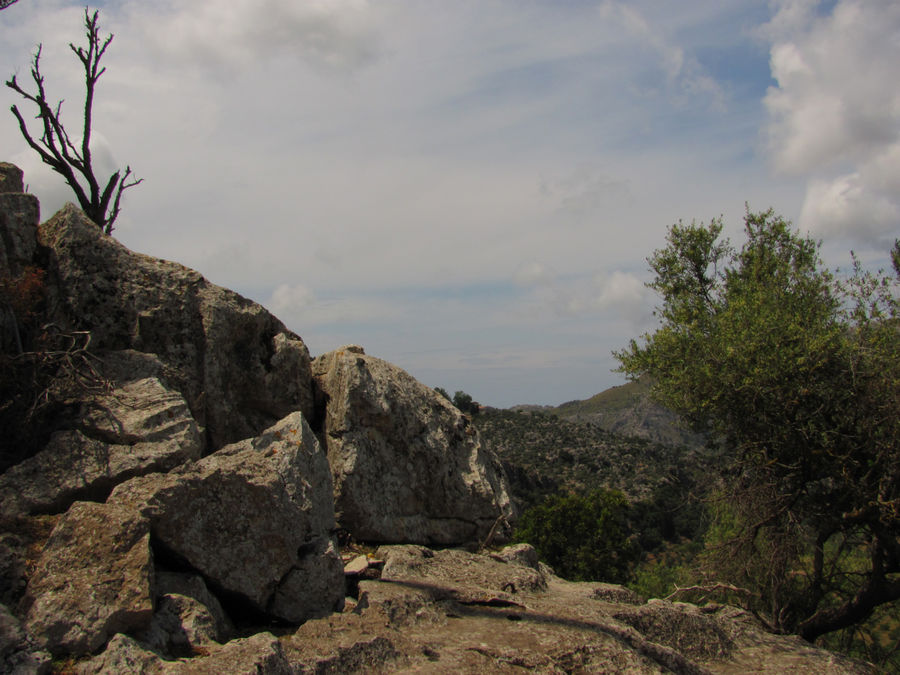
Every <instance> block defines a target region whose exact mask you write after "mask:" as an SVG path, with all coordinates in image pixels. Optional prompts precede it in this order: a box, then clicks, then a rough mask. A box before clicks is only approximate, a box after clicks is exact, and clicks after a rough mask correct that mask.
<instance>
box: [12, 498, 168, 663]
mask: <svg viewBox="0 0 900 675" xmlns="http://www.w3.org/2000/svg"><path fill="white" fill-rule="evenodd" d="M152 585H153V560H152V554H151V550H150V528H149V523H148V522H147V521H146V520H145V519H144V518H142V517H141V516H140V515H138V514H137V513H136V512H135V511H134V510H132V509H128V508H124V507H121V506H115V505H109V504H94V503H91V502H77V503H75V504H73V505H72V508H70V509H69V511H68V512H67V513H66V514H65V515H64V516H63V517H62V519H60V521H59V523H58V524H57V526H56V528H55V529H54V530H53V533H52V534H51V535H50V539H49V540H48V541H47V544H46V545H45V546H44V550H43V553H42V554H41V557H40V559H39V560H38V563H37V568H36V569H35V572H34V575H33V576H32V577H31V579H30V580H29V582H28V589H27V592H26V595H25V601H24V606H25V607H26V620H25V625H26V628H27V629H28V631H29V633H31V634H32V635H33V636H34V637H35V638H36V639H37V640H38V641H39V642H40V643H41V644H42V645H43V646H44V647H45V648H46V649H47V650H49V651H50V652H52V653H53V654H86V653H89V652H92V651H94V650H96V649H98V648H99V647H100V646H102V645H103V644H104V643H105V642H106V640H107V639H109V638H110V637H111V636H112V635H114V634H115V633H117V632H126V631H130V630H138V629H140V628H143V627H144V626H146V625H147V624H149V622H150V619H151V617H152V614H153V601H152V599H153V594H152Z"/></svg>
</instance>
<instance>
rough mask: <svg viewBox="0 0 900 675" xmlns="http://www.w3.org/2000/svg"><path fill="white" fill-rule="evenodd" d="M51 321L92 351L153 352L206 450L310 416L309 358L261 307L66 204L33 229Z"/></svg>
mask: <svg viewBox="0 0 900 675" xmlns="http://www.w3.org/2000/svg"><path fill="white" fill-rule="evenodd" d="M39 239H40V242H41V243H42V244H43V245H44V246H46V247H48V249H49V265H48V268H49V279H50V285H51V286H52V287H53V288H54V289H55V294H56V296H55V297H54V298H53V300H54V302H53V306H54V307H56V308H57V310H56V314H57V316H56V317H55V320H56V321H57V322H58V323H59V324H60V325H63V326H66V327H67V328H70V329H77V330H89V331H91V335H92V338H93V341H92V347H93V348H94V349H96V350H98V351H104V350H122V349H134V350H137V351H141V352H146V353H151V354H155V355H157V356H158V357H159V359H160V360H161V361H162V362H163V363H164V364H165V365H166V366H167V367H168V368H169V369H170V374H171V381H170V384H172V385H173V386H174V387H175V388H176V389H177V390H178V391H180V392H181V393H182V395H183V396H184V397H185V399H186V400H187V403H188V406H189V407H190V409H191V411H192V413H193V416H194V418H195V419H196V420H197V422H198V424H200V425H201V426H203V427H205V428H206V433H207V435H208V439H209V445H210V448H218V447H220V446H222V445H224V444H226V443H230V442H234V441H237V440H240V439H243V438H248V437H251V436H254V435H256V434H257V433H259V432H260V431H261V430H263V429H264V428H266V427H268V426H270V425H271V424H274V423H275V422H276V421H278V420H279V419H282V418H283V417H284V416H286V415H287V414H289V413H290V412H293V411H295V410H301V411H303V412H304V414H306V415H307V417H310V416H311V414H312V412H313V411H312V389H311V380H310V371H309V352H308V351H307V349H306V345H304V344H303V341H302V340H301V339H300V338H299V337H298V336H296V335H294V334H293V333H291V332H289V331H288V330H287V329H286V328H285V327H284V325H283V324H282V323H281V322H280V321H278V319H276V318H275V317H274V316H272V315H271V314H270V313H269V312H267V311H266V310H265V309H264V308H263V307H261V306H260V305H258V304H256V303H254V302H251V301H250V300H247V299H246V298H243V297H241V296H240V295H238V294H237V293H234V292H232V291H229V290H226V289H224V288H220V287H218V286H215V285H213V284H211V283H209V282H208V281H207V280H206V279H204V278H203V277H202V276H201V275H200V274H198V273H197V272H195V271H193V270H190V269H188V268H186V267H183V266H181V265H178V264H176V263H172V262H167V261H164V260H159V259H157V258H151V257H149V256H145V255H140V254H137V253H133V252H131V251H129V250H128V249H126V248H125V247H124V246H123V245H122V244H120V243H119V242H117V241H116V240H115V239H113V238H112V237H109V236H107V235H104V234H103V233H102V232H101V231H100V228H98V227H97V226H96V225H94V224H93V223H92V222H91V221H90V220H89V219H88V218H87V217H86V216H85V215H84V213H82V212H81V211H80V210H78V209H77V208H76V207H75V206H73V205H71V204H70V205H67V206H66V207H64V208H63V209H62V210H60V211H59V212H58V213H57V214H56V215H54V216H53V217H52V218H51V219H50V220H48V221H47V222H45V223H43V224H41V226H40V228H39Z"/></svg>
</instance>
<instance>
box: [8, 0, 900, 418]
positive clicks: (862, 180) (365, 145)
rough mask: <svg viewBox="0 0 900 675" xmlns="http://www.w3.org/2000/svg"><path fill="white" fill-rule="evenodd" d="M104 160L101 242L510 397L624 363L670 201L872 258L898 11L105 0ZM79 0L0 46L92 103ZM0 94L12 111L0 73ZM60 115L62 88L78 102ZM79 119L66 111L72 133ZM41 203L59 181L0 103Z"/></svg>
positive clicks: (899, 94)
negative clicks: (783, 220) (772, 224)
mask: <svg viewBox="0 0 900 675" xmlns="http://www.w3.org/2000/svg"><path fill="white" fill-rule="evenodd" d="M100 7H101V23H102V28H103V29H104V30H106V31H111V32H113V33H115V35H116V38H115V40H114V42H113V44H112V45H111V46H110V48H109V51H108V53H107V56H106V57H105V63H106V66H107V68H108V71H107V73H106V74H104V76H103V79H102V80H101V82H100V85H99V91H98V99H97V103H96V107H95V125H94V128H95V139H94V140H95V146H96V148H95V153H96V156H97V157H98V158H100V161H101V162H104V163H105V168H107V169H108V170H109V171H110V172H111V171H112V169H113V168H115V167H118V166H123V165H124V164H126V163H128V164H130V165H131V166H132V168H133V169H134V170H135V171H136V173H137V174H138V175H139V176H141V177H143V178H144V179H145V182H144V184H142V185H141V186H139V187H138V188H135V189H134V190H132V191H130V192H128V193H126V197H125V203H124V210H123V215H122V217H121V218H120V220H119V222H118V229H117V231H116V233H115V235H116V236H117V237H118V238H119V239H120V240H121V241H122V242H123V243H124V244H125V245H127V246H129V247H130V248H132V249H134V250H136V251H140V252H143V253H148V254H151V255H156V256H159V257H163V258H167V259H171V260H176V261H178V262H181V263H183V264H185V265H188V266H191V267H194V268H196V269H198V270H199V271H200V272H202V273H203V274H204V275H206V276H207V277H208V278H209V279H210V280H212V281H213V282H215V283H218V284H221V285H224V286H228V287H231V288H234V289H235V290H237V291H239V292H241V293H243V294H244V295H247V296H249V297H251V298H253V299H254V300H257V301H259V302H261V303H263V304H265V305H266V306H267V307H269V308H270V309H271V310H272V311H273V312H275V313H276V314H277V315H278V316H279V317H280V318H281V319H282V320H283V321H284V322H285V323H286V324H287V325H288V326H289V327H290V328H291V329H293V330H294V331H296V332H297V333H298V334H299V335H301V336H302V337H303V338H304V340H305V341H306V343H307V345H308V346H309V348H310V351H311V352H312V353H313V354H314V355H317V354H321V353H324V352H326V351H329V350H331V349H335V348H337V347H339V346H340V345H343V344H347V343H357V344H361V345H363V346H364V347H365V349H366V351H367V353H369V354H373V355H375V356H379V357H382V358H385V359H387V360H389V361H391V362H393V363H396V364H398V365H400V366H401V367H403V368H405V369H406V370H408V371H409V372H411V373H412V374H413V375H414V376H416V377H417V378H418V379H420V380H422V381H423V382H425V383H426V384H428V385H431V386H442V387H444V388H446V389H448V390H449V391H451V392H453V391H455V390H457V389H464V390H465V391H467V392H469V393H470V394H472V395H473V396H474V397H475V398H476V399H477V400H479V401H481V402H483V403H487V404H491V405H498V406H508V405H513V404H516V403H543V404H558V403H561V402H563V401H567V400H572V399H576V398H586V397H588V396H591V395H593V394H594V393H597V392H598V391H601V390H603V389H605V388H607V387H609V386H611V385H614V384H618V383H620V382H621V381H622V380H621V379H620V376H618V375H616V374H615V373H612V372H611V369H613V368H614V367H615V361H614V359H613V358H612V356H611V351H612V350H613V349H617V348H620V347H621V346H623V345H624V344H626V342H627V341H628V339H630V338H631V337H634V336H637V335H639V334H640V333H642V332H645V331H647V330H650V329H652V327H653V325H654V324H653V317H652V308H653V305H654V298H653V296H652V295H651V294H650V293H649V292H648V291H647V289H646V288H645V287H644V286H643V284H644V282H645V281H647V280H648V276H647V270H646V262H645V259H646V257H647V256H648V255H649V254H650V253H651V252H652V250H653V249H654V248H656V247H659V246H661V245H662V244H663V239H664V236H665V231H666V228H667V227H668V226H669V225H671V224H672V223H674V222H676V221H678V220H687V221H690V220H692V219H697V220H703V221H707V220H709V219H710V218H712V217H716V216H719V215H724V216H725V218H726V221H727V223H728V228H729V234H731V235H732V236H733V237H734V238H736V239H739V233H740V227H741V217H742V215H743V213H744V205H745V203H749V204H750V206H751V208H754V209H765V208H768V207H770V206H771V207H774V208H775V209H776V210H777V211H778V212H780V213H782V214H783V215H784V216H786V217H788V218H790V219H791V220H793V221H794V222H795V223H797V224H798V226H799V227H800V228H801V229H803V230H804V231H808V232H810V233H812V234H813V235H814V236H816V237H817V238H821V239H822V241H823V253H824V255H825V257H826V260H827V261H828V262H829V263H830V264H832V265H846V263H847V261H848V252H849V250H850V249H854V250H855V251H856V252H857V253H858V254H859V255H860V256H861V257H862V258H863V260H864V261H866V262H868V263H869V264H872V265H878V264H883V263H884V261H885V260H886V256H885V252H886V250H887V247H888V242H890V241H892V240H893V238H894V237H897V236H900V197H898V195H900V89H898V88H897V86H896V64H897V63H900V41H898V40H897V35H898V34H900V5H898V4H897V3H896V2H890V1H887V0H839V1H838V2H827V3H826V2H815V1H814V0H781V1H776V2H768V3H767V2H760V1H753V2H751V1H749V0H734V1H732V2H728V3H722V2H718V1H716V2H713V1H712V0H708V1H707V0H683V1H682V2H678V3H659V2H649V1H646V2H642V1H631V2H616V1H614V0H606V1H600V2H587V1H577V2H576V1H571V2H550V1H549V0H546V1H538V0H480V1H477V2H476V1H475V0H459V1H455V2H452V3H451V2H442V1H441V2H439V1H438V0H380V1H374V0H371V1H367V0H310V1H309V2H304V3H298V2H294V1H292V0H267V1H266V2H262V3H260V2H258V1H253V2H251V1H250V0H194V1H193V2H191V3H178V2H158V3H146V2H136V1H135V2H131V1H128V0H123V1H118V2H107V3H104V4H103V5H100ZM82 11H83V6H82V5H81V4H80V3H74V2H67V1H63V0H42V1H38V0H20V1H19V2H18V3H16V4H15V5H13V6H11V7H9V8H8V9H6V10H3V12H2V13H0V56H2V59H0V63H2V64H4V65H5V67H6V74H7V75H11V74H13V73H16V72H17V73H18V74H19V78H20V79H25V78H27V74H28V64H29V59H30V54H31V53H32V51H33V49H34V46H35V44H36V43H38V42H43V43H44V70H45V73H46V75H47V80H48V81H47V86H48V91H49V92H50V94H51V95H52V96H55V97H61V98H65V99H66V101H67V103H66V106H71V107H70V108H68V109H70V110H71V112H72V113H76V114H77V110H78V103H77V101H78V100H79V94H80V91H79V73H78V70H77V66H78V64H77V62H75V60H74V57H73V56H72V55H71V53H69V52H68V49H67V47H66V45H67V43H68V42H71V41H76V42H77V41H79V40H80V39H81V26H80V13H81V12H82ZM0 97H2V101H0V103H3V104H4V105H5V107H7V108H8V106H9V105H11V104H12V103H15V102H16V100H15V97H14V95H13V93H12V92H10V91H8V90H6V89H4V91H3V92H0ZM65 110H67V108H65V107H64V111H65ZM76 125H77V119H76V120H75V121H71V118H70V126H72V127H74V126H76ZM0 148H2V149H3V152H2V155H3V159H5V160H8V161H13V162H16V163H17V164H19V165H20V166H21V167H22V168H23V169H25V171H26V181H27V182H28V183H29V185H30V189H31V191H32V192H34V193H35V194H37V195H38V196H39V197H40V198H41V200H42V205H43V211H44V216H45V217H46V216H49V215H51V214H52V212H53V211H54V210H55V209H56V208H58V207H59V206H60V205H61V204H62V203H64V202H65V201H67V200H68V199H70V197H69V195H68V193H67V188H66V187H65V186H64V185H62V184H61V183H60V181H58V180H56V178H55V176H54V175H53V174H52V173H49V172H48V171H47V169H45V168H44V167H42V166H41V165H40V164H39V163H38V162H37V161H36V158H35V157H33V156H32V153H31V152H30V151H29V150H28V149H27V147H25V145H24V142H23V141H22V140H21V138H19V136H18V131H17V129H16V126H15V123H14V119H13V118H12V116H11V115H10V116H9V117H8V119H7V120H6V122H0Z"/></svg>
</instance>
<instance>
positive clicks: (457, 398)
mask: <svg viewBox="0 0 900 675" xmlns="http://www.w3.org/2000/svg"><path fill="white" fill-rule="evenodd" d="M453 405H455V406H456V407H457V408H459V409H460V410H461V411H463V412H464V413H469V414H470V415H475V414H477V413H478V410H479V408H480V407H481V405H480V404H479V403H478V402H477V401H473V400H472V397H471V396H470V395H469V394H467V393H466V392H464V391H457V392H456V393H454V394H453Z"/></svg>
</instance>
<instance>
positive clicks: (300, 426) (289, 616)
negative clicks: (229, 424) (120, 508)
mask: <svg viewBox="0 0 900 675" xmlns="http://www.w3.org/2000/svg"><path fill="white" fill-rule="evenodd" d="M109 501H110V503H113V504H121V505H128V506H129V507H130V508H134V509H136V510H139V511H140V512H141V513H143V514H144V515H145V516H146V517H147V518H148V519H149V521H150V523H151V528H152V532H153V536H154V539H155V541H156V542H158V544H159V545H160V546H161V547H163V548H164V549H165V550H166V552H167V554H168V555H173V556H175V557H176V558H177V559H179V560H183V561H185V562H186V563H187V564H188V565H190V567H192V568H193V569H195V570H197V571H198V572H199V573H201V574H202V575H203V576H204V578H205V579H206V580H207V581H208V582H209V583H211V584H213V585H214V586H215V587H216V588H217V589H218V590H221V591H224V592H226V593H228V594H230V595H231V596H236V597H238V598H240V599H241V600H240V601H241V602H244V603H248V604H249V605H250V606H251V607H252V608H253V610H254V611H255V612H259V613H263V614H266V615H269V616H274V617H277V618H279V619H283V620H286V621H290V622H300V621H304V620H306V619H308V618H310V617H313V616H322V615H323V614H327V613H329V612H331V611H334V610H337V609H340V606H341V604H342V602H343V595H344V593H343V591H344V589H343V571H342V567H341V561H340V557H339V556H338V555H337V551H336V547H335V544H334V541H333V535H332V531H333V529H334V511H333V507H332V499H331V491H330V481H329V473H328V464H327V461H326V459H325V456H324V453H323V452H322V450H321V448H320V446H319V443H318V441H317V440H316V437H315V435H314V434H313V433H312V431H311V430H310V428H309V425H308V424H307V423H306V420H305V419H304V418H303V416H302V414H301V413H299V412H298V413H293V414H291V415H289V416H288V417H286V418H285V419H283V420H282V421H281V422H279V423H278V424H276V425H274V426H272V427H270V428H269V429H267V430H266V431H265V432H264V433H262V434H261V435H260V436H257V437H255V438H252V439H248V440H245V441H241V442H239V443H235V444H232V445H229V446H226V447H224V448H222V449H221V450H219V451H217V452H215V453H213V454H212V455H209V456H207V457H205V458H204V459H202V460H201V461H199V462H197V463H195V464H192V465H187V466H185V467H182V468H179V469H176V470H175V471H173V472H170V473H168V474H165V475H151V476H143V477H140V478H135V479H132V480H131V481H128V482H127V483H123V484H122V485H120V486H119V487H117V488H116V489H115V490H114V491H113V493H112V495H111V496H110V498H109Z"/></svg>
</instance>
